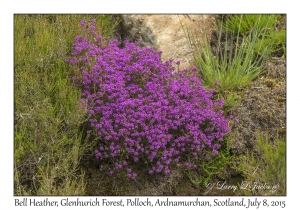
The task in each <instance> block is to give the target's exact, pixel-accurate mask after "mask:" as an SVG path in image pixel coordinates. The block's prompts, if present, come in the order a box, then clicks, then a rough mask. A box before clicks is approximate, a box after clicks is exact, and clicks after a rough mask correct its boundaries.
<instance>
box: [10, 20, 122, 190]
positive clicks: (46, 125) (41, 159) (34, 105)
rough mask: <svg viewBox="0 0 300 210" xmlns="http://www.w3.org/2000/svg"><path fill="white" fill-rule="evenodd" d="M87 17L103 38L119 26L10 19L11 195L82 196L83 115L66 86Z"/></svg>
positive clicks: (106, 22) (75, 94)
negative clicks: (73, 49)
mask: <svg viewBox="0 0 300 210" xmlns="http://www.w3.org/2000/svg"><path fill="white" fill-rule="evenodd" d="M87 17H88V18H89V17H91V18H95V19H98V20H99V21H97V23H98V24H99V27H98V29H100V33H101V34H102V35H103V37H105V38H108V37H109V36H110V35H111V34H112V32H113V27H112V26H115V25H116V24H117V22H115V21H113V20H112V18H113V16H110V15H92V16H90V15H15V17H14V27H15V28H14V46H15V47H14V49H15V51H14V103H15V104H14V112H15V123H14V136H15V138H14V185H15V191H14V193H15V195H84V192H85V183H84V173H83V172H82V171H81V170H80V168H79V163H80V159H81V157H82V155H83V152H84V151H86V149H87V148H88V147H89V145H88V144H87V143H86V141H84V140H85V137H84V136H83V134H82V133H83V132H82V128H81V127H82V124H83V123H84V122H85V121H86V120H87V110H86V109H85V107H84V106H83V105H82V104H81V103H80V102H79V99H80V96H81V92H80V91H79V90H77V89H74V88H72V87H71V86H72V84H71V83H70V82H68V76H67V74H66V72H67V71H68V65H67V64H66V63H65V59H66V56H67V55H68V54H69V53H70V48H71V45H72V43H73V40H74V38H75V37H76V36H77V34H78V30H79V29H80V24H79V23H80V19H82V18H87Z"/></svg>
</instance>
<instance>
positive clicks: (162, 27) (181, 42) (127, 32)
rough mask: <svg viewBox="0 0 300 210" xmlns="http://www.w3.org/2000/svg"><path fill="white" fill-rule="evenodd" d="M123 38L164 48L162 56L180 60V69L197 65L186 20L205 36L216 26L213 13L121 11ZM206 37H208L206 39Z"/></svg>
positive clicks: (189, 26) (200, 34)
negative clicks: (186, 29)
mask: <svg viewBox="0 0 300 210" xmlns="http://www.w3.org/2000/svg"><path fill="white" fill-rule="evenodd" d="M121 17H122V33H123V39H128V40H130V41H138V42H140V43H141V46H147V47H153V48H154V49H156V50H161V51H163V54H162V59H163V60H167V59H169V58H173V59H174V60H175V61H180V62H181V64H180V69H184V68H191V67H193V66H195V65H194V61H193V52H192V48H191V46H190V44H189V40H188V38H187V36H186V34H185V32H184V30H183V28H182V24H183V25H185V26H187V27H188V28H189V29H191V30H193V31H194V30H196V31H197V34H198V35H197V37H204V33H208V35H209V37H210V33H211V31H212V29H214V28H215V19H214V16H213V15H121ZM202 40H204V39H202Z"/></svg>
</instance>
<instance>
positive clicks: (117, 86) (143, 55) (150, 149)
mask: <svg viewBox="0 0 300 210" xmlns="http://www.w3.org/2000/svg"><path fill="white" fill-rule="evenodd" d="M80 24H81V25H82V27H83V30H82V31H83V32H82V33H83V34H82V35H81V36H77V37H76V38H75V39H74V44H73V45H72V52H71V56H70V57H68V58H67V59H66V62H67V63H68V64H69V66H70V69H69V70H68V72H69V74H68V75H69V77H70V80H71V81H73V82H74V84H75V85H76V86H77V87H78V88H80V89H81V90H82V99H81V101H82V105H83V106H84V108H85V110H88V113H89V115H90V118H91V119H90V121H89V126H90V128H89V129H90V131H95V135H98V136H97V138H98V139H99V151H97V152H96V151H95V157H96V158H97V159H99V161H100V160H101V159H102V158H106V159H107V163H108V165H109V167H111V168H115V169H119V170H121V169H122V170H124V167H123V166H126V167H127V166H128V167H130V165H131V164H141V166H142V167H143V166H145V167H147V166H150V167H152V166H155V167H158V168H155V167H154V168H152V169H151V170H150V171H149V174H152V173H154V172H156V173H160V172H162V171H163V172H164V173H165V174H169V173H170V170H169V168H167V166H169V165H170V166H173V165H175V166H176V165H177V164H178V166H181V165H183V164H185V165H186V166H187V167H189V168H193V165H194V163H195V160H196V159H197V158H200V157H202V156H201V155H200V152H201V153H202V152H203V153H204V154H205V153H206V154H211V155H218V150H219V149H220V144H219V142H221V141H223V137H224V136H227V135H229V131H230V127H229V126H228V119H227V118H225V116H224V115H223V112H222V107H223V106H224V102H223V101H221V100H220V101H214V100H213V91H212V90H206V89H205V88H204V87H203V86H202V79H201V78H198V77H197V72H195V71H196V70H197V69H196V68H192V69H184V70H179V69H178V68H179V65H180V61H177V62H174V61H173V59H169V60H166V61H162V59H161V54H162V52H160V51H156V50H154V49H153V48H150V47H144V48H142V47H141V46H140V45H139V43H131V42H129V41H124V42H123V43H121V42H119V41H118V40H105V38H103V37H102V36H100V35H98V34H97V32H96V29H95V27H96V20H94V19H93V20H91V21H88V22H87V21H86V20H81V21H80ZM121 46H122V47H121ZM177 69H178V70H179V71H175V70H177ZM219 85H220V84H219V83H218V81H216V86H219ZM229 118H233V116H230V117H229ZM235 121H236V122H238V120H237V119H235ZM179 157H180V158H179ZM185 157H190V158H191V159H190V160H188V161H189V162H186V161H187V159H186V158H185ZM173 158H174V160H175V161H173ZM207 158H210V157H209V156H207ZM142 160H143V161H142ZM145 160H147V161H145ZM118 163H122V164H118ZM110 164H112V165H110ZM143 164H144V165H143ZM172 164H173V165H172ZM164 167H165V168H164ZM108 172H109V173H110V172H112V171H111V170H110V169H109V170H108ZM127 174H130V176H131V177H135V176H133V174H131V168H127Z"/></svg>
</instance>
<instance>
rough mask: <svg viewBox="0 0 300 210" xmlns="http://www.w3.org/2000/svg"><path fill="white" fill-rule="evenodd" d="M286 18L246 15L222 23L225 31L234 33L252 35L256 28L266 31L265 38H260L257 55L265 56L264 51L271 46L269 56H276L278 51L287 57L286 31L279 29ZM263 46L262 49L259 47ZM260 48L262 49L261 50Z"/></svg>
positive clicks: (256, 50)
mask: <svg viewBox="0 0 300 210" xmlns="http://www.w3.org/2000/svg"><path fill="white" fill-rule="evenodd" d="M282 18H284V16H283V15H277V14H272V15H267V14H263V15H258V14H244V15H231V16H229V17H228V18H227V20H224V21H222V25H223V27H224V28H225V30H228V31H231V32H233V33H241V34H243V35H246V34H248V33H250V32H251V31H252V30H253V28H254V26H256V27H257V30H258V31H262V30H266V33H264V36H262V37H259V39H258V44H257V46H256V47H255V53H258V54H260V55H262V54H263V49H265V48H266V47H267V46H271V50H270V52H269V54H270V55H271V54H274V53H276V52H278V51H283V52H282V54H283V55H282V56H284V57H285V55H286V49H285V46H286V30H285V28H284V27H283V28H279V29H278V28H277V24H278V23H279V21H280V20H281V19H282ZM259 46H261V47H259ZM259 48H260V49H259Z"/></svg>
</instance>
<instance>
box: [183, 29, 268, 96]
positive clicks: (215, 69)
mask: <svg viewBox="0 0 300 210" xmlns="http://www.w3.org/2000/svg"><path fill="white" fill-rule="evenodd" d="M225 29H226V28H225ZM225 29H223V26H222V25H221V26H220V29H219V32H218V34H217V35H216V36H217V37H216V39H217V44H216V45H217V46H215V49H212V45H211V44H210V39H209V37H208V35H207V34H206V35H205V40H204V43H203V42H202V41H201V40H200V38H199V37H198V36H197V33H196V32H194V31H191V30H189V29H188V28H184V30H185V32H186V34H187V36H188V39H189V42H190V44H191V46H192V47H193V49H194V60H195V63H196V66H197V68H198V70H199V76H200V77H201V78H203V83H204V85H205V86H207V87H208V88H212V87H214V86H215V84H216V82H218V83H219V85H218V87H217V88H216V89H217V90H218V91H220V92H224V91H226V90H227V91H232V90H238V88H240V87H244V86H246V85H248V84H249V83H250V82H251V81H252V80H254V79H255V78H257V76H258V75H259V74H260V73H261V72H262V71H263V68H264V63H265V59H266V58H267V55H268V54H269V51H270V48H269V47H267V48H265V49H263V53H262V54H261V55H257V54H255V53H254V51H255V48H256V47H257V43H258V42H259V40H260V38H259V37H261V36H262V37H264V33H265V30H262V31H259V30H258V27H253V28H252V30H251V31H250V32H249V34H248V35H245V36H240V33H238V34H237V35H234V34H232V33H231V32H229V31H228V30H225ZM223 39H225V42H224V41H223ZM261 39H264V38H261ZM259 50H262V47H261V46H260V47H259Z"/></svg>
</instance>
